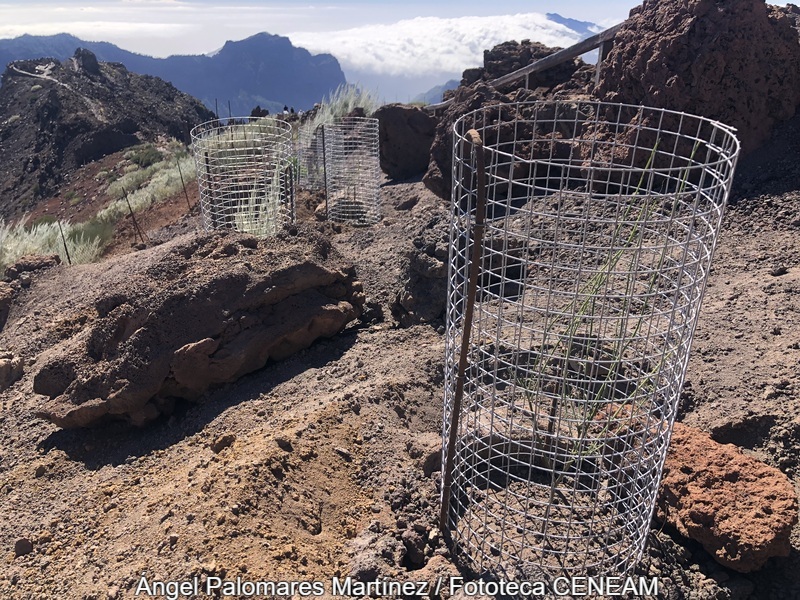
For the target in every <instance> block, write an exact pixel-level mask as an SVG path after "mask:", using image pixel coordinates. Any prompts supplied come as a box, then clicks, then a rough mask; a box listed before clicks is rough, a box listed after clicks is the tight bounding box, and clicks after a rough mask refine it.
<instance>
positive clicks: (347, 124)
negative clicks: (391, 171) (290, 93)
mask: <svg viewBox="0 0 800 600" xmlns="http://www.w3.org/2000/svg"><path fill="white" fill-rule="evenodd" d="M322 136H323V145H324V161H325V195H326V202H327V208H328V218H329V219H330V220H332V221H337V222H347V223H350V224H353V225H372V224H375V223H377V222H378V221H379V220H380V160H379V155H378V119H373V118H369V117H344V118H341V119H338V120H337V121H336V122H335V123H333V124H326V125H323V126H322Z"/></svg>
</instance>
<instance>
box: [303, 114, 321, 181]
mask: <svg viewBox="0 0 800 600" xmlns="http://www.w3.org/2000/svg"><path fill="white" fill-rule="evenodd" d="M297 138H298V139H297V163H298V171H299V172H298V182H299V184H300V185H301V186H303V187H304V188H306V189H308V190H321V189H323V188H324V187H325V163H324V153H323V150H322V128H320V127H314V124H313V123H312V122H309V123H306V124H304V125H302V126H301V127H300V130H299V132H298V136H297Z"/></svg>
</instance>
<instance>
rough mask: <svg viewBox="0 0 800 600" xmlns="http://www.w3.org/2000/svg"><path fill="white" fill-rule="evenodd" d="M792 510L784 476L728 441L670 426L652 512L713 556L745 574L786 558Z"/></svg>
mask: <svg viewBox="0 0 800 600" xmlns="http://www.w3.org/2000/svg"><path fill="white" fill-rule="evenodd" d="M797 510H798V508H797V494H796V493H795V490H794V486H793V485H792V483H791V481H789V478H788V477H786V475H784V474H783V473H781V472H780V471H778V470H777V469H775V468H773V467H770V466H768V465H766V464H764V463H762V462H760V461H758V460H756V459H754V458H751V457H749V456H747V455H746V454H744V453H743V452H742V451H741V450H740V449H739V448H737V447H736V446H733V445H732V444H719V443H717V442H715V441H714V440H712V439H711V438H710V437H709V436H708V435H707V434H705V433H703V432H702V431H700V430H698V429H695V428H693V427H689V426H686V425H683V424H681V423H676V424H675V429H674V432H673V435H672V442H671V445H670V449H669V453H668V455H667V461H666V464H665V465H664V477H663V479H662V482H661V493H660V496H659V501H658V513H657V518H658V519H659V520H660V521H662V522H666V523H668V524H669V525H671V526H673V527H675V529H677V530H678V532H679V533H681V534H682V535H684V536H686V537H688V538H690V539H693V540H696V541H697V542H699V543H700V544H701V545H702V546H703V548H705V549H706V551H707V552H709V554H711V555H712V556H713V557H714V558H715V559H716V560H717V562H719V563H720V564H722V565H724V566H726V567H729V568H731V569H734V570H736V571H739V572H741V573H749V572H751V571H755V570H757V569H760V568H761V567H763V566H764V564H765V563H766V562H767V560H768V559H770V558H772V557H775V556H789V552H790V551H791V542H790V539H789V538H790V534H791V531H792V527H794V525H795V524H796V523H797V519H798V514H797Z"/></svg>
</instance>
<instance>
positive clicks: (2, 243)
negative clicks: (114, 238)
mask: <svg viewBox="0 0 800 600" xmlns="http://www.w3.org/2000/svg"><path fill="white" fill-rule="evenodd" d="M59 225H60V226H61V229H59ZM62 230H63V231H64V236H65V238H66V240H67V248H68V249H69V256H70V259H71V260H72V264H82V263H88V262H93V261H95V260H97V259H98V258H99V257H100V254H101V253H102V251H103V245H104V244H105V242H104V240H103V239H102V238H101V237H100V236H95V235H93V234H92V232H90V231H88V230H86V231H84V230H83V229H82V227H81V226H80V225H72V224H71V223H69V222H68V221H60V222H59V221H55V220H49V219H48V220H44V221H43V220H39V221H38V222H36V223H33V224H28V223H27V221H26V219H23V220H22V221H20V222H19V223H16V224H14V225H9V224H7V223H6V222H5V221H3V220H0V269H3V270H5V268H6V267H8V266H9V265H12V264H14V263H15V262H16V261H17V260H19V259H20V258H21V257H23V256H26V255H28V254H58V255H59V256H60V257H61V260H62V261H63V262H65V263H66V262H67V253H66V250H65V248H64V240H63V239H62V238H61V231H62Z"/></svg>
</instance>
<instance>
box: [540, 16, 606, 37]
mask: <svg viewBox="0 0 800 600" xmlns="http://www.w3.org/2000/svg"><path fill="white" fill-rule="evenodd" d="M545 16H546V17H547V18H548V19H550V20H551V21H553V22H554V23H558V24H559V25H563V26H564V27H568V28H569V29H572V31H575V32H576V33H578V34H579V35H580V36H581V37H588V36H590V35H593V34H595V33H597V32H599V31H600V30H602V27H600V26H599V25H597V24H596V23H592V22H590V21H579V20H577V19H570V18H567V17H562V16H561V15H560V14H558V13H546V14H545Z"/></svg>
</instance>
